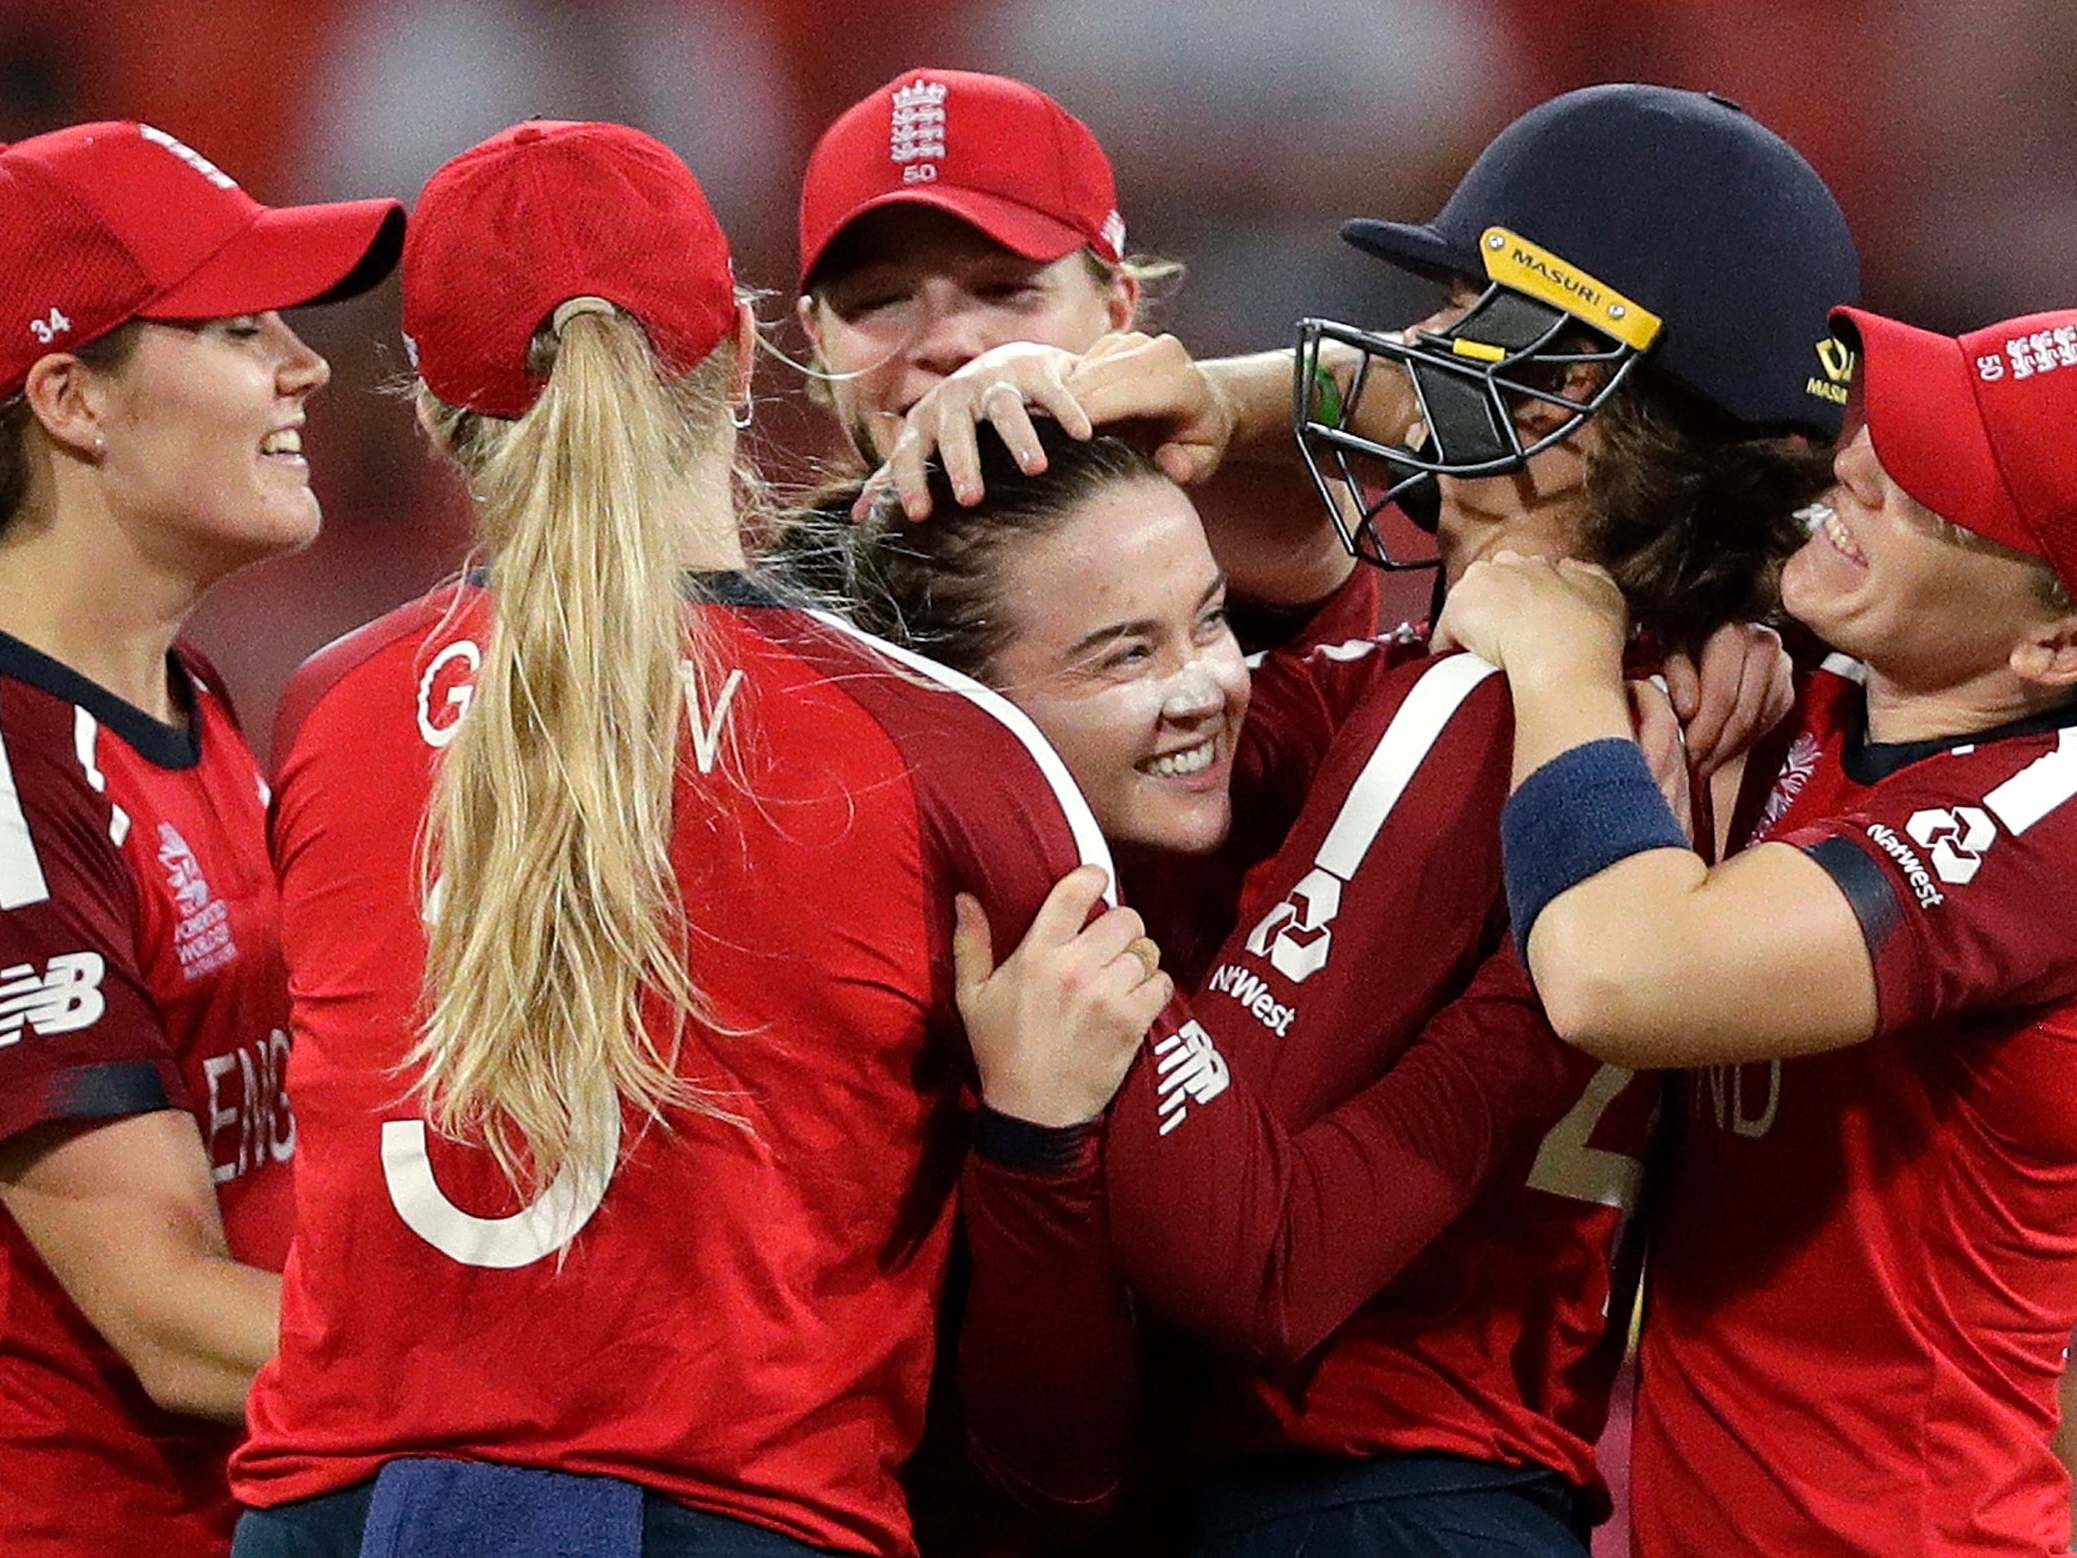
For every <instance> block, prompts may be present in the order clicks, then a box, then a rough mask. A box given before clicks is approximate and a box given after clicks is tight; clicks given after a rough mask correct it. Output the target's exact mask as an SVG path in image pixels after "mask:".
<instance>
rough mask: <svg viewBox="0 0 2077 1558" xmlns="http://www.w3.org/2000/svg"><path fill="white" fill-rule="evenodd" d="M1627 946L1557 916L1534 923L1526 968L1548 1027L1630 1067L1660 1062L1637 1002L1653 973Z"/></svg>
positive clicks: (1577, 1045)
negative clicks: (1619, 946) (1579, 929)
mask: <svg viewBox="0 0 2077 1558" xmlns="http://www.w3.org/2000/svg"><path fill="white" fill-rule="evenodd" d="M1628 950H1629V949H1617V948H1612V947H1611V946H1610V944H1609V943H1608V941H1607V940H1606V939H1604V938H1600V937H1586V936H1581V935H1578V934H1577V933H1576V932H1574V931H1573V930H1572V929H1571V927H1569V926H1568V925H1567V924H1566V922H1565V921H1564V920H1563V919H1562V918H1556V917H1553V916H1551V915H1548V914H1546V915H1545V916H1544V918H1543V919H1541V920H1539V921H1537V924H1536V931H1535V937H1534V943H1533V948H1532V958H1531V963H1530V970H1531V973H1532V974H1533V976H1534V978H1535V981H1536V995H1537V999H1538V1000H1540V1001H1541V1002H1542V1003H1543V1012H1544V1017H1545V1019H1546V1020H1547V1021H1548V1022H1549V1023H1550V1025H1551V1028H1552V1031H1554V1032H1555V1033H1556V1034H1557V1035H1558V1037H1559V1038H1561V1039H1563V1040H1564V1041H1565V1042H1566V1043H1567V1044H1569V1045H1571V1046H1572V1047H1573V1048H1574V1049H1578V1050H1583V1051H1585V1052H1586V1053H1587V1054H1589V1055H1592V1056H1593V1057H1594V1058H1595V1059H1596V1060H1601V1061H1606V1062H1608V1063H1610V1064H1612V1065H1618V1066H1628V1067H1631V1068H1632V1069H1642V1068H1649V1067H1651V1066H1653V1065H1657V1064H1663V1062H1662V1061H1659V1060H1656V1059H1655V1058H1654V1056H1653V1053H1652V1051H1653V1046H1652V1044H1651V1043H1650V1040H1649V1035H1648V1032H1647V1031H1646V1030H1647V1028H1648V1023H1647V1021H1646V1018H1647V1016H1648V1014H1647V1013H1645V1012H1644V1011H1642V1010H1641V1009H1640V1006H1639V1002H1638V999H1637V998H1638V995H1639V993H1640V991H1642V990H1644V989H1646V988H1648V987H1649V985H1650V982H1651V979H1652V977H1653V976H1652V972H1651V970H1649V969H1646V968H1642V967H1639V966H1638V965H1637V964H1636V962H1635V961H1634V960H1632V959H1631V958H1630V957H1629V956H1628V955H1627V952H1628Z"/></svg>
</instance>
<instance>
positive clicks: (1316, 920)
mask: <svg viewBox="0 0 2077 1558" xmlns="http://www.w3.org/2000/svg"><path fill="white" fill-rule="evenodd" d="M1341 889H1342V880H1341V878H1340V877H1338V876H1336V875H1335V874H1334V873H1333V872H1332V871H1329V870H1328V869H1327V868H1326V867H1325V866H1314V867H1313V868H1312V870H1310V871H1308V872H1306V874H1305V876H1304V877H1303V878H1302V879H1301V880H1300V881H1299V883H1298V885H1297V886H1296V887H1294V888H1292V889H1291V891H1290V893H1289V894H1288V895H1287V896H1286V897H1285V898H1284V900H1283V902H1281V903H1279V904H1278V905H1277V906H1276V907H1275V908H1273V909H1271V910H1270V911H1269V913H1267V914H1265V915H1263V916H1262V919H1261V920H1260V922H1259V923H1257V925H1256V926H1255V928H1254V929H1253V930H1252V931H1250V932H1248V950H1249V951H1250V952H1252V953H1254V954H1255V956H1257V957H1266V958H1268V959H1269V966H1270V967H1271V968H1274V969H1275V970H1276V971H1277V972H1278V973H1279V974H1282V975H1283V976H1284V977H1285V978H1286V979H1288V980H1290V981H1291V982H1292V983H1293V984H1298V983H1301V982H1302V981H1304V980H1307V979H1310V978H1311V977H1312V976H1313V975H1314V974H1317V973H1318V972H1319V971H1320V970H1321V969H1323V968H1325V967H1326V966H1327V954H1328V953H1329V952H1331V951H1332V950H1333V948H1334V933H1333V932H1332V931H1330V930H1329V929H1328V928H1327V927H1328V925H1329V924H1330V923H1331V922H1332V921H1333V919H1334V916H1335V915H1337V914H1339V913H1340V912H1341Z"/></svg>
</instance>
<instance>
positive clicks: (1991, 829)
mask: <svg viewBox="0 0 2077 1558" xmlns="http://www.w3.org/2000/svg"><path fill="white" fill-rule="evenodd" d="M1904 831H1905V832H1906V833H1908V834H1910V835H1911V837H1912V839H1913V840H1914V841H1916V842H1917V843H1920V844H1923V845H1925V846H1926V848H1927V849H1929V850H1930V851H1931V852H1932V856H1933V870H1934V871H1935V872H1937V873H1938V874H1939V877H1940V880H1941V881H1943V882H1945V883H1947V884H1948V885H1949V886H1951V887H1960V886H1962V885H1963V884H1964V883H1966V882H1968V881H1969V880H1970V879H1971V878H1973V877H1974V876H1975V875H1976V873H1977V872H1978V871H1979V870H1980V869H1982V866H1983V852H1984V851H1985V850H1986V849H1989V848H1990V846H1991V841H1992V840H1993V839H1995V838H1996V837H1997V836H1998V825H1997V824H1996V823H1994V822H1992V821H1991V820H1990V815H1989V813H1987V812H1985V811H1983V810H1981V809H1980V808H1978V807H1975V806H1956V807H1954V808H1953V809H1952V810H1950V809H1949V808H1947V807H1945V806H1930V807H1927V808H1926V809H1925V810H1924V811H1915V812H1913V813H1912V814H1911V820H1910V821H1909V822H1907V823H1905V824H1904Z"/></svg>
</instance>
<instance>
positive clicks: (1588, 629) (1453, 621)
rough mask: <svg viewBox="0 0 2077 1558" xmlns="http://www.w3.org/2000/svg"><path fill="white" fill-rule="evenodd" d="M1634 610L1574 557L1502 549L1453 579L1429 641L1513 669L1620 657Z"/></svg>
mask: <svg viewBox="0 0 2077 1558" xmlns="http://www.w3.org/2000/svg"><path fill="white" fill-rule="evenodd" d="M1629 624H1630V613H1629V608H1628V607H1627V606H1626V605H1625V604H1624V601H1623V596H1622V591H1620V590H1618V589H1617V588H1616V585H1615V581H1614V580H1613V579H1611V578H1610V577H1609V576H1608V574H1607V573H1606V572H1605V571H1604V570H1602V569H1600V568H1596V567H1594V566H1593V565H1592V564H1590V563H1582V562H1576V561H1574V560H1573V559H1571V558H1561V559H1558V560H1555V561H1553V560H1552V559H1550V558H1544V557H1521V556H1518V555H1516V554H1515V553H1513V552H1498V553H1495V554H1494V555H1493V556H1492V557H1490V558H1487V559H1484V560H1482V561H1480V562H1476V563H1473V564H1472V565H1471V566H1470V567H1469V568H1468V569H1466V570H1465V571H1464V576H1463V577H1462V578H1461V579H1459V580H1458V581H1457V582H1456V583H1455V584H1453V585H1451V586H1450V591H1449V595H1448V597H1447V598H1446V599H1445V600H1444V602H1443V608H1442V615H1441V617H1440V618H1439V619H1437V621H1436V624H1435V632H1434V635H1433V636H1432V638H1431V640H1430V647H1431V648H1433V649H1434V650H1435V651H1436V652H1437V653H1441V652H1443V651H1445V650H1450V649H1468V650H1469V651H1471V653H1473V654H1475V655H1478V656H1479V657H1481V658H1482V659H1485V660H1489V661H1491V662H1492V663H1493V664H1494V665H1497V666H1499V667H1500V669H1501V670H1503V671H1506V672H1507V673H1508V674H1509V676H1510V677H1516V678H1519V677H1521V676H1523V675H1525V674H1529V673H1534V672H1544V671H1549V672H1553V673H1555V674H1558V675H1560V676H1563V675H1566V674H1568V673H1569V672H1571V671H1572V670H1574V669H1576V668H1579V667H1588V668H1591V669H1592V670H1595V671H1598V670H1600V669H1602V668H1604V667H1605V668H1613V667H1616V666H1618V665H1620V663H1621V661H1622V655H1623V644H1624V641H1625V640H1626V639H1627V637H1628V636H1629Z"/></svg>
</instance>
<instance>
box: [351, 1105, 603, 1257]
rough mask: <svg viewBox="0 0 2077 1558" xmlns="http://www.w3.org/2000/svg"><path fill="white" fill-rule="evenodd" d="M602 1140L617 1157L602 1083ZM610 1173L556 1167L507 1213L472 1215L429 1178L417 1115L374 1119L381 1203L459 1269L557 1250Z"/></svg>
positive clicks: (592, 1206)
mask: <svg viewBox="0 0 2077 1558" xmlns="http://www.w3.org/2000/svg"><path fill="white" fill-rule="evenodd" d="M593 1107H594V1108H595V1109H597V1110H598V1111H599V1116H600V1118H599V1123H600V1125H601V1126H602V1127H603V1128H604V1129H605V1132H606V1136H607V1138H608V1139H607V1141H606V1142H605V1145H604V1155H605V1157H606V1158H607V1160H608V1161H614V1162H617V1161H618V1159H619V1156H620V1099H619V1096H618V1095H617V1094H615V1093H614V1092H613V1091H612V1090H611V1089H610V1088H608V1089H606V1090H605V1091H604V1093H603V1094H602V1096H601V1097H600V1098H599V1099H598V1100H597V1101H596V1102H595V1103H594V1105H593ZM612 1178H613V1175H612V1172H611V1171H610V1170H609V1171H608V1172H606V1173H605V1174H603V1175H599V1174H588V1173H585V1172H584V1171H583V1170H581V1169H580V1168H578V1166H577V1165H576V1164H574V1163H566V1164H564V1165H563V1170H562V1172H561V1173H559V1174H557V1175H556V1176H555V1183H554V1184H552V1185H550V1186H549V1187H548V1188H547V1189H546V1190H544V1191H542V1192H541V1194H540V1195H539V1196H537V1197H535V1198H534V1200H533V1201H531V1202H529V1203H528V1204H527V1205H526V1206H524V1207H522V1208H520V1209H519V1210H518V1211H517V1212H514V1213H512V1214H511V1215H510V1216H509V1217H478V1216H476V1215H475V1214H474V1213H472V1212H465V1211H463V1210H462V1209H461V1208H460V1207H458V1206H456V1205H455V1204H454V1203H453V1202H452V1201H450V1200H449V1199H448V1198H447V1193H446V1192H445V1191H443V1190H442V1189H441V1188H440V1182H439V1180H437V1179H436V1178H434V1177H433V1162H432V1159H431V1158H430V1157H429V1156H428V1155H427V1153H426V1127H425V1121H423V1120H385V1121H383V1122H382V1184H383V1188H384V1189H385V1190H387V1191H388V1192H389V1204H390V1205H391V1206H392V1207H394V1208H395V1209H396V1214H397V1216H399V1217H400V1218H402V1219H403V1220H404V1226H405V1227H407V1228H409V1229H410V1230H411V1231H412V1232H413V1233H415V1234H417V1235H418V1237H419V1238H421V1239H423V1240H425V1242H426V1243H428V1244H430V1245H431V1246H432V1247H433V1248H434V1249H436V1250H438V1251H439V1252H440V1253H441V1254H442V1255H445V1256H446V1257H447V1258H448V1259H449V1260H453V1261H458V1262H459V1263H460V1264H462V1265H464V1266H480V1267H484V1268H486V1269H489V1270H493V1271H512V1270H515V1269H516V1268H518V1267H520V1266H531V1265H532V1264H533V1263H534V1262H535V1261H538V1260H545V1259H547V1257H549V1256H550V1255H553V1254H554V1253H555V1252H556V1251H557V1250H560V1249H562V1248H563V1247H564V1246H565V1245H567V1244H568V1243H569V1242H570V1241H571V1240H572V1239H574V1238H576V1237H577V1235H578V1234H579V1233H581V1232H582V1231H583V1229H584V1225H585V1224H586V1223H588V1222H590V1221H591V1215H592V1213H594V1212H596V1211H597V1210H598V1209H599V1203H600V1202H602V1201H604V1200H605V1199H606V1186H607V1185H608V1184H610V1183H611V1182H612Z"/></svg>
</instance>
